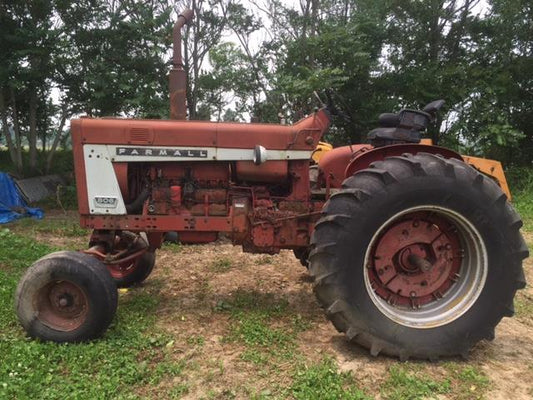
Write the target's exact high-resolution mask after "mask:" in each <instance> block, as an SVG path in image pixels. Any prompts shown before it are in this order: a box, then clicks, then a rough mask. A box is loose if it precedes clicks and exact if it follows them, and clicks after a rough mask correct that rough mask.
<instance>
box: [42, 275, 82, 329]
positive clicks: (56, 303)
mask: <svg viewBox="0 0 533 400" xmlns="http://www.w3.org/2000/svg"><path fill="white" fill-rule="evenodd" d="M36 302H37V307H36V308H37V310H38V318H39V320H40V321H41V322H42V323H43V324H45V325H47V326H48V327H50V328H52V329H55V330H58V331H63V332H70V331H74V330H76V329H78V328H79V327H80V326H81V325H82V324H83V323H84V322H85V320H86V318H87V314H88V312H89V302H88V300H87V296H86V294H85V292H84V291H83V289H81V288H80V287H79V286H78V285H76V284H75V283H73V282H70V281H54V282H50V283H48V284H47V285H45V286H44V287H42V288H41V289H40V290H39V291H38V293H37V298H36Z"/></svg>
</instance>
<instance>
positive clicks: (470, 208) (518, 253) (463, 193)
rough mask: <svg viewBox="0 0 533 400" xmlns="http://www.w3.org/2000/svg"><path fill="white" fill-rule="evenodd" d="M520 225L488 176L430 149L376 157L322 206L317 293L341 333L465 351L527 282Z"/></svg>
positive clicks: (392, 348)
mask: <svg viewBox="0 0 533 400" xmlns="http://www.w3.org/2000/svg"><path fill="white" fill-rule="evenodd" d="M521 226H522V221H521V220H520V217H519V216H518V215H517V213H516V212H515V211H514V209H513V207H512V206H511V205H510V204H509V202H508V201H507V198H506V196H505V194H503V193H502V191H501V190H500V188H499V187H498V186H497V185H496V184H495V183H494V182H493V181H492V180H491V179H489V178H486V177H484V176H483V175H482V174H480V173H479V172H477V171H476V170H475V169H473V168H471V167H470V166H468V165H466V164H465V163H463V162H461V161H459V160H452V159H444V158H442V157H440V156H435V155H432V154H427V153H419V154H417V155H414V156H413V155H409V154H406V155H404V156H402V157H390V158H387V159H385V160H384V161H378V162H375V163H373V164H372V165H371V166H370V168H368V169H365V170H362V171H359V172H357V173H355V174H354V175H353V176H352V177H350V178H348V179H346V180H345V181H344V183H343V189H342V190H341V191H340V192H338V193H336V194H335V195H333V196H332V197H331V198H330V200H329V201H328V202H327V203H326V205H325V206H324V210H323V216H322V218H321V219H320V220H319V221H318V223H317V224H316V229H315V232H314V234H313V238H312V241H311V246H312V250H311V253H310V256H309V262H310V265H309V270H310V273H311V275H313V276H314V277H315V282H316V284H315V285H316V286H315V293H316V295H317V298H318V300H319V302H320V303H321V305H322V306H323V307H324V308H325V310H326V314H327V316H328V318H329V319H330V320H331V321H332V322H333V324H334V325H335V327H336V328H337V330H338V331H339V332H344V333H346V335H347V336H348V338H349V339H350V340H353V341H354V342H356V343H359V344H361V345H363V346H364V347H367V348H369V349H370V352H371V354H372V355H374V356H375V355H378V354H379V353H380V352H382V353H385V354H388V355H392V356H399V357H400V358H401V359H407V358H409V357H413V358H424V359H437V358H438V357H440V356H454V355H462V356H467V355H468V352H469V350H470V349H471V347H472V346H473V345H474V344H476V343H477V342H478V341H479V340H481V339H488V340H492V339H493V338H494V328H495V326H496V325H497V324H498V323H499V321H500V320H501V319H502V317H504V316H512V315H513V313H514V309H513V298H514V295H515V292H516V290H517V289H521V288H523V287H524V286H525V279H524V273H523V270H522V260H523V259H524V258H526V257H527V256H528V248H527V246H526V244H525V242H524V240H523V239H522V236H521V235H520V232H519V230H520V227H521Z"/></svg>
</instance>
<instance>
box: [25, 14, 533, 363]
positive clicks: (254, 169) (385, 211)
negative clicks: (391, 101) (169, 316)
mask: <svg viewBox="0 0 533 400" xmlns="http://www.w3.org/2000/svg"><path fill="white" fill-rule="evenodd" d="M191 18H192V13H191V12H190V11H185V12H183V13H182V14H181V15H180V16H179V17H178V20H177V22H176V24H175V26H174V54H173V61H172V62H173V67H172V70H171V72H170V115H171V119H170V120H134V119H118V118H101V119H93V118H80V119H74V120H72V122H71V132H72V143H73V154H74V166H75V177H76V184H77V195H78V202H79V214H80V224H81V226H82V227H84V228H87V229H90V230H92V234H91V237H90V240H89V243H88V248H87V249H86V250H83V251H79V252H73V251H60V252H55V253H52V254H50V255H47V256H45V257H43V258H41V259H39V260H38V261H36V262H35V263H34V264H33V265H32V266H31V267H30V268H29V269H28V270H27V272H26V273H25V275H24V276H23V277H22V279H21V281H20V283H19V285H18V288H17V292H16V299H15V303H16V304H15V306H16V312H17V315H18V318H19V321H20V323H21V325H22V326H23V328H24V329H25V331H26V332H27V333H28V335H29V336H31V337H33V338H38V339H41V340H45V341H54V342H80V341H86V340H91V339H95V338H98V337H99V336H101V335H102V334H103V332H105V330H106V329H107V328H108V326H109V324H110V323H111V321H112V320H113V318H114V315H115V312H116V308H117V298H118V294H117V287H119V288H120V287H129V286H132V285H136V284H139V283H141V282H142V281H144V280H145V279H147V278H148V276H149V275H150V273H151V272H152V269H153V267H154V264H155V260H156V256H155V254H156V251H157V249H158V248H160V246H161V245H162V242H163V240H164V235H165V233H167V232H177V233H178V237H179V240H180V241H181V242H182V243H185V244H187V243H197V244H198V243H208V242H213V241H216V240H217V238H218V237H219V236H221V235H224V236H226V237H228V238H229V239H230V240H231V241H232V242H233V244H235V245H241V246H242V249H243V250H244V251H245V252H252V253H268V254H275V253H278V252H279V251H280V250H282V249H286V250H292V251H294V254H295V255H296V256H297V257H298V258H299V259H300V261H301V262H302V263H303V264H304V265H305V266H307V268H308V271H309V274H310V275H311V277H312V278H313V280H314V291H315V294H316V297H317V299H318V302H319V304H320V305H321V307H323V309H324V311H325V314H326V316H327V318H328V319H329V320H331V322H332V323H333V325H334V326H335V328H336V329H337V330H338V331H339V332H342V333H344V334H345V335H346V337H347V339H348V340H349V341H351V342H354V343H357V344H359V345H361V346H364V347H366V348H368V349H369V350H370V353H371V354H372V355H373V356H377V355H378V354H380V353H382V354H386V355H390V356H394V357H399V358H400V359H402V360H405V359H408V358H418V359H430V360H434V359H438V358H439V357H445V356H457V355H459V356H463V357H466V356H467V355H468V353H469V350H470V349H471V348H472V346H474V345H475V344H476V343H477V342H479V341H480V340H482V339H487V340H492V339H493V338H494V329H495V327H496V325H497V324H498V323H499V322H500V320H501V319H502V318H503V317H505V316H507V317H510V316H512V315H513V312H514V310H513V298H514V296H515V293H516V291H517V290H518V289H521V288H523V287H524V286H525V278H524V272H523V269H522V261H523V259H525V258H526V257H527V256H528V247H527V246H526V244H525V242H524V240H523V238H522V236H521V234H520V227H521V226H522V221H521V219H520V217H519V215H518V214H517V213H516V211H515V210H514V208H513V206H512V205H511V204H510V201H509V197H510V194H509V190H508V187H507V184H506V182H505V175H504V174H503V170H502V169H501V165H500V164H499V163H498V162H495V161H490V160H480V159H476V158H468V157H464V156H461V155H460V154H458V153H456V152H455V151H452V150H449V149H446V148H443V147H438V146H433V145H432V144H428V143H424V142H422V141H421V140H422V139H421V135H422V133H423V132H424V131H425V130H426V128H427V127H428V125H429V124H430V123H431V122H432V121H433V120H434V119H435V116H436V114H437V113H438V111H439V109H440V108H441V107H442V105H443V103H444V102H443V101H441V100H439V101H434V102H432V103H430V104H428V105H427V106H426V107H424V108H423V109H422V110H412V109H403V110H401V111H400V112H399V113H394V114H393V113H388V114H382V115H381V116H380V118H379V127H378V128H376V129H374V130H372V131H371V132H370V133H369V135H368V139H369V140H368V144H352V145H350V146H345V147H339V148H334V149H331V148H329V147H328V146H324V145H321V146H322V147H321V148H320V151H321V154H320V157H318V156H317V157H313V154H316V153H315V150H316V149H317V146H318V145H319V143H320V140H321V138H322V136H323V135H324V134H325V133H326V132H327V130H328V127H329V125H330V121H331V118H332V113H333V112H334V110H333V109H332V107H329V106H324V107H320V108H317V109H316V110H315V111H314V112H313V113H311V114H310V115H309V116H307V117H306V118H304V119H302V120H300V121H298V122H296V123H294V124H293V125H277V124H261V123H227V122H219V123H217V122H205V121H189V120H186V100H185V88H186V73H185V71H184V68H183V61H182V57H181V28H182V27H183V25H184V24H185V23H186V22H187V21H189V20H190V19H191ZM313 159H314V160H313Z"/></svg>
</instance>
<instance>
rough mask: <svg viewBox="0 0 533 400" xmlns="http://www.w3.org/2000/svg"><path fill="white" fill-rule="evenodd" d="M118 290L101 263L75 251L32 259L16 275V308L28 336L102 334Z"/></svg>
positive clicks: (62, 338) (63, 338)
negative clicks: (24, 269)
mask: <svg viewBox="0 0 533 400" xmlns="http://www.w3.org/2000/svg"><path fill="white" fill-rule="evenodd" d="M117 302H118V294H117V288H116V286H115V282H114V281H113V279H112V278H111V275H110V274H109V272H108V270H107V268H106V267H105V265H104V264H102V263H101V262H100V261H98V260H97V259H96V258H94V257H92V256H90V255H87V254H83V253H78V252H74V251H60V252H57V253H52V254H49V255H48V256H45V257H43V258H41V259H39V260H37V261H36V262H35V263H34V264H33V265H32V266H31V267H30V268H28V270H27V271H26V273H25V274H24V276H23V277H22V279H21V280H20V282H19V284H18V287H17V291H16V295H15V308H16V311H17V316H18V318H19V321H20V323H21V325H22V326H23V328H24V329H25V330H26V332H27V333H28V335H29V336H31V337H34V338H39V339H41V340H45V341H53V342H80V341H84V340H90V339H94V338H97V337H99V336H101V335H102V334H103V333H104V332H105V330H106V329H107V327H108V326H109V324H110V323H111V321H112V320H113V317H114V316H115V313H116V310H117Z"/></svg>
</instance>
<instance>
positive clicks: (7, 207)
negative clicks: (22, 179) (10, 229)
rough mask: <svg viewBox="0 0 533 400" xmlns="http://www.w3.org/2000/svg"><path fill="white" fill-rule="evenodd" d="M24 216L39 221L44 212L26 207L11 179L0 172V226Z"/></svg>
mask: <svg viewBox="0 0 533 400" xmlns="http://www.w3.org/2000/svg"><path fill="white" fill-rule="evenodd" d="M24 216H31V217H34V218H38V219H41V218H42V217H43V216H44V212H43V210H41V209H40V208H31V207H28V205H27V204H26V202H25V201H24V199H23V198H22V196H21V195H20V193H19V191H18V190H17V186H16V185H15V182H13V179H11V177H10V176H9V175H8V174H6V173H5V172H0V224H5V223H7V222H10V221H13V220H14V219H17V218H22V217H24Z"/></svg>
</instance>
